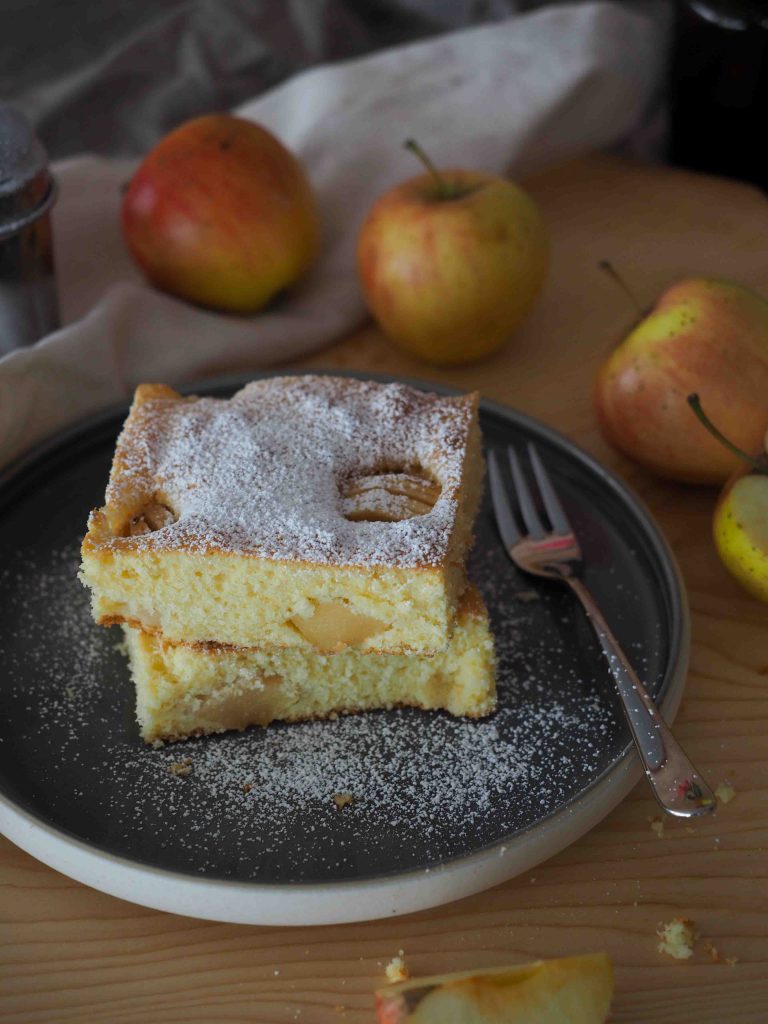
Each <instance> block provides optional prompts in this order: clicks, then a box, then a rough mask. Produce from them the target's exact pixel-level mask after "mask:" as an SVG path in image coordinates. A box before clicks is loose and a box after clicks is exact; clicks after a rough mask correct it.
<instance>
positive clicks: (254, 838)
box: [0, 545, 620, 881]
mask: <svg viewBox="0 0 768 1024" xmlns="http://www.w3.org/2000/svg"><path fill="white" fill-rule="evenodd" d="M495 560H496V552H495V550H494V549H487V550H480V551H479V552H477V553H476V554H475V556H474V559H473V562H474V564H473V570H474V574H475V577H476V578H477V579H478V582H479V583H480V585H481V589H483V591H484V593H485V597H486V599H487V600H488V601H489V603H490V606H491V611H492V618H493V619H494V629H495V634H496V641H497V648H498V654H499V697H500V702H499V703H500V707H499V711H498V712H497V713H496V714H495V715H494V716H493V717H492V718H490V719H488V720H484V721H469V720H462V719H455V718H452V717H450V716H448V715H445V714H441V713H435V714H432V713H422V712H417V711H409V710H402V711H392V712H376V713H371V714H362V715H355V716H349V717H344V718H339V719H337V720H335V721H327V722H309V723H304V724H296V725H289V726H285V725H276V726H270V727H269V728H268V729H252V730H249V731H247V732H245V733H239V734H229V735H224V736H215V737H204V738H201V739H199V740H194V741H190V742H188V743H183V744H172V745H169V746H166V747H163V748H159V749H152V748H151V747H145V746H143V745H142V744H141V742H140V740H139V739H138V732H137V728H136V725H135V723H134V721H133V690H132V687H131V685H130V681H129V678H128V672H127V668H126V665H125V661H124V659H123V656H122V654H120V653H119V651H118V650H117V649H116V648H117V646H118V645H117V638H118V637H119V633H118V632H117V631H115V630H111V631H109V630H104V629H102V628H99V627H97V626H95V625H93V624H92V622H91V621H90V616H89V613H88V607H87V596H86V595H85V593H84V591H83V590H82V588H81V587H79V585H78V584H77V581H76V568H77V561H78V551H77V547H76V545H72V546H71V547H69V548H68V549H66V550H63V551H60V552H57V553H55V555H54V556H53V557H52V559H51V560H50V562H49V563H48V565H46V566H45V567H40V566H39V565H35V564H34V563H31V562H30V563H22V564H21V566H20V567H19V568H17V570H16V572H15V573H10V572H8V571H7V570H6V572H5V574H4V575H3V576H2V577H1V578H0V597H2V596H4V595H3V591H5V592H6V593H8V592H13V594H14V595H15V601H14V605H15V609H16V611H15V616H14V619H13V624H12V631H11V634H10V636H9V637H7V638H6V640H5V641H3V642H1V643H0V666H2V668H3V670H4V671H5V672H6V677H7V678H8V679H9V680H15V679H20V678H22V677H23V678H25V679H26V683H25V684H24V688H23V690H22V689H21V685H20V684H19V683H18V682H11V683H9V686H10V696H11V699H12V701H15V702H23V703H24V704H26V707H27V717H28V719H29V721H30V723H31V726H30V729H29V730H28V734H27V735H26V737H23V738H21V742H20V744H19V749H20V750H21V751H22V752H23V756H24V757H26V758H28V759H29V758H31V760H32V761H33V762H34V764H35V771H36V772H37V773H38V774H39V776H40V779H41V785H40V791H41V793H42V794H47V795H46V796H45V800H46V801H47V800H48V796H51V797H52V799H51V801H50V806H49V807H48V808H47V813H48V814H49V815H51V816H53V817H54V819H55V818H56V817H57V816H60V815H61V814H62V813H63V815H64V817H65V818H69V817H71V816H73V815H74V817H75V818H76V819H77V817H78V814H79V813H82V814H84V815H85V816H86V817H85V823H83V822H82V821H81V822H80V823H79V828H80V829H81V830H84V831H86V832H87V833H89V835H88V838H90V839H91V841H94V842H96V843H97V844H100V845H103V844H104V843H106V845H107V846H112V847H116V848H118V849H120V850H121V851H122V852H127V853H128V854H129V855H131V854H132V853H133V854H134V855H136V856H140V857H142V858H147V857H149V859H150V860H151V861H152V862H155V863H159V864H166V866H172V867H181V868H182V869H183V870H188V871H194V872H204V873H206V874H211V875H217V876H223V877H247V878H261V877H264V878H274V879H281V880H284V881H285V880H289V879H290V880H308V879H313V878H320V877H355V876H357V875H359V874H360V872H361V870H362V871H363V873H366V872H367V873H373V872H374V871H376V870H380V869H382V858H384V861H383V869H384V870H392V869H395V868H396V867H397V868H406V867H413V866H417V865H419V864H421V865H425V866H428V865H430V864H438V863H440V862H442V861H443V860H444V859H445V858H446V857H450V856H454V855H457V854H460V853H462V852H467V851H468V850H470V849H474V848H476V847H477V846H478V844H480V845H482V844H483V843H485V842H490V841H493V840H494V839H500V838H503V837H504V836H506V835H509V834H510V833H511V832H514V831H515V830H516V829H517V828H521V827H526V826H527V825H530V824H531V822H533V821H535V820H537V819H539V818H540V817H542V816H545V815H546V814H547V813H550V812H551V811H552V810H553V809H555V808H556V807H557V806H559V804H560V803H561V802H562V801H563V800H564V799H566V798H567V797H568V795H569V794H571V793H572V792H574V791H575V790H578V788H579V787H580V786H581V785H583V784H584V783H585V782H586V781H588V779H589V778H590V777H593V776H594V774H595V773H597V772H599V771H600V770H601V768H602V766H603V765H604V763H605V756H606V745H607V744H608V745H614V746H615V743H616V733H617V723H616V720H615V718H614V716H613V713H612V710H611V708H610V706H607V705H606V702H605V700H604V696H603V695H602V694H601V690H600V687H599V686H596V685H595V684H594V683H590V684H585V683H584V681H583V680H579V679H578V678H577V677H576V676H575V675H573V665H572V664H571V657H570V653H569V652H568V650H567V649H566V647H565V645H564V644H563V645H557V644H555V645H554V646H553V645H552V644H551V640H552V637H551V634H549V635H548V645H546V646H545V645H542V644H541V643H540V642H539V639H537V634H540V630H539V629H538V628H537V627H536V623H537V621H540V620H541V618H542V616H544V617H547V616H549V615H550V614H551V610H552V609H551V607H549V606H548V604H547V603H546V602H543V601H542V602H536V603H533V602H521V603H519V604H518V603H517V602H516V601H515V592H516V584H515V581H514V577H513V576H512V575H509V574H507V575H505V576H504V578H503V579H499V578H497V574H496V571H495V568H494V562H495ZM553 596H554V597H555V602H556V604H558V603H559V599H558V595H553ZM45 605H50V606H52V607H54V608H56V609H57V610H58V611H59V612H60V614H58V615H57V616H56V617H55V618H54V629H53V635H51V620H50V618H46V617H44V616H41V609H42V608H43V607H44V606H45ZM9 641H10V642H9ZM51 651H55V652H56V653H55V655H54V657H53V658H51V657H50V653H51ZM20 652H21V653H20ZM27 659H31V663H32V665H33V671H32V672H31V674H30V671H29V667H28V665H27V666H26V667H25V666H24V665H23V664H22V661H26V660H27ZM30 678H31V680H32V682H31V683H30ZM563 679H565V680H566V681H567V685H566V692H565V694H564V692H563V683H562V680H563ZM557 680H561V681H560V682H559V683H558V682H557ZM568 686H572V687H573V688H574V691H575V692H576V693H577V694H578V701H574V700H573V699H569V697H568V695H567V687H568ZM22 717H23V716H22ZM619 735H620V733H619ZM4 747H5V743H3V744H0V752H2V753H7V750H4V749H3V748H4ZM0 756H2V754H0ZM180 763H183V766H184V770H183V771H179V769H178V765H179V764H180ZM338 793H349V794H351V795H352V796H353V801H352V802H351V803H350V805H349V806H347V807H344V808H343V810H341V809H340V808H339V807H338V806H337V805H336V802H335V801H334V799H333V797H334V794H338ZM94 805H96V806H97V807H98V816H97V817H94V812H93V807H94ZM79 808H82V812H80V811H79ZM365 865H368V868H365V867H364V866H365ZM375 865H378V866H377V867H374V866H375ZM361 866H362V867H361Z"/></svg>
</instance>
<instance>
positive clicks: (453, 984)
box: [376, 953, 613, 1024]
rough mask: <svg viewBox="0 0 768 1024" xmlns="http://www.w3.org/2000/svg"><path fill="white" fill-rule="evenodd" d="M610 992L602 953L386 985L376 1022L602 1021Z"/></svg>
mask: <svg viewBox="0 0 768 1024" xmlns="http://www.w3.org/2000/svg"><path fill="white" fill-rule="evenodd" d="M612 995H613V970H612V968H611V962H610V960H609V959H608V957H607V956H606V955H605V954H604V953H595V954H591V955H588V956H573V957H565V958H563V959H560V960H539V961H537V962H536V963H532V964H520V965H518V966H515V967H501V968H490V969H487V970H480V971H466V972H462V973H460V974H442V975H435V976H434V977H430V978H420V979H414V980H412V981H406V982H402V983H400V984H398V985H388V986H386V987H385V988H381V989H379V990H378V991H377V992H376V1010H377V1014H378V1022H379V1024H564V1022H566V1021H567V1022H568V1024H602V1022H603V1021H604V1020H605V1019H606V1017H607V1015H608V1011H609V1009H610V1004H611V996H612Z"/></svg>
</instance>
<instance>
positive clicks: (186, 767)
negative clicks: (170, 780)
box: [168, 757, 192, 776]
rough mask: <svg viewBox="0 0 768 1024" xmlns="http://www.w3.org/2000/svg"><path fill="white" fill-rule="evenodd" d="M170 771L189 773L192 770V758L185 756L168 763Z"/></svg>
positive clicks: (179, 773)
mask: <svg viewBox="0 0 768 1024" xmlns="http://www.w3.org/2000/svg"><path fill="white" fill-rule="evenodd" d="M168 771H169V772H170V773H171V775H182V776H184V775H189V773H190V772H191V771H192V758H191V757H185V758H183V759H182V760H181V761H171V763H170V764H169V765H168Z"/></svg>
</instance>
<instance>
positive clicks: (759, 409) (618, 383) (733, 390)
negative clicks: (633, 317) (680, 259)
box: [595, 278, 768, 483]
mask: <svg viewBox="0 0 768 1024" xmlns="http://www.w3.org/2000/svg"><path fill="white" fill-rule="evenodd" d="M692 391H696V392H698V393H699V394H700V395H701V398H702V401H703V403H704V405H705V406H706V408H707V409H708V411H709V413H710V415H711V417H712V418H713V419H714V420H715V421H716V422H717V423H718V425H719V426H720V427H721V428H722V429H723V431H724V432H725V433H726V434H728V436H729V437H730V438H731V439H732V440H733V441H734V442H735V443H736V444H737V445H738V446H739V447H740V448H743V449H744V450H746V451H753V450H755V449H756V448H758V447H759V445H760V444H761V443H762V439H763V436H764V434H765V432H766V429H767V428H768V402H767V401H766V396H767V395H768V302H766V301H765V300H764V299H763V298H761V297H760V296H759V295H757V294H756V293H755V292H753V291H750V289H749V288H744V287H742V286H741V285H738V284H731V283H729V282H727V281H717V280H711V279H707V278H692V279H690V280H687V281H680V282H679V283H678V284H675V285H672V287H671V288H668V289H667V291H665V292H664V294H663V295H662V296H661V297H660V299H659V301H658V302H657V303H656V306H655V307H654V308H653V310H652V311H651V312H650V314H649V315H648V316H647V317H645V318H644V319H643V320H641V322H640V323H639V324H638V325H637V327H635V329H634V330H633V331H632V332H631V334H630V335H629V336H628V337H627V338H626V340H625V341H623V342H622V343H621V344H620V345H619V346H618V348H616V349H615V350H614V352H613V354H612V355H611V356H610V357H609V359H608V360H607V361H606V362H605V364H604V365H603V366H602V368H601V369H600V372H599V374H598V377H597V386H596V392H595V403H596V410H597V415H598V420H599V422H600V426H601V428H602V430H603V433H604V434H605V436H606V438H607V439H608V440H609V441H610V442H611V443H612V444H614V445H615V446H616V447H617V448H618V449H619V450H620V451H622V452H624V454H625V455H628V456H630V458H633V459H635V460H636V461H637V462H640V463H642V464H643V465H644V466H646V467H647V468H648V469H650V470H653V471H654V472H656V473H658V474H659V475H661V476H665V477H669V478H671V479H673V480H682V481H685V482H691V483H722V482H723V481H725V480H727V479H728V477H729V476H730V475H731V474H732V473H733V472H734V470H735V469H736V467H737V465H738V458H737V457H736V456H735V455H734V454H733V453H732V452H731V451H729V450H728V449H726V448H725V447H723V446H721V445H720V444H718V443H717V441H716V440H715V439H714V438H712V437H710V436H709V435H708V434H706V433H705V432H704V431H703V430H701V429H700V428H699V426H698V424H697V423H696V421H695V420H694V418H693V417H692V416H691V414H690V410H689V409H688V406H687V403H686V396H687V395H688V394H689V393H690V392H692Z"/></svg>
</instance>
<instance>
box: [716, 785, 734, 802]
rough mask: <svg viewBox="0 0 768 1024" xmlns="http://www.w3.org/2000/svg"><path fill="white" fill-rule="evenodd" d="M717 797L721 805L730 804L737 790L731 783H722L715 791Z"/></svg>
mask: <svg viewBox="0 0 768 1024" xmlns="http://www.w3.org/2000/svg"><path fill="white" fill-rule="evenodd" d="M715 796H716V797H717V799H718V800H719V801H720V803H721V804H729V803H730V802H731V800H733V798H734V797H735V796H736V790H735V789H734V788H733V786H732V785H731V784H730V783H729V782H721V783H720V785H719V786H718V787H717V789H716V790H715Z"/></svg>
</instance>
